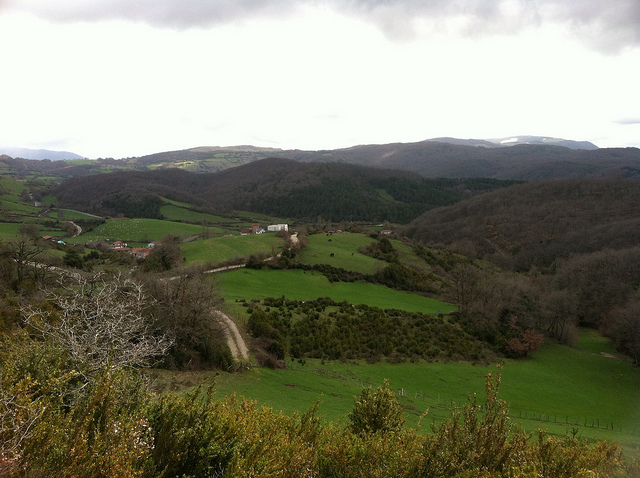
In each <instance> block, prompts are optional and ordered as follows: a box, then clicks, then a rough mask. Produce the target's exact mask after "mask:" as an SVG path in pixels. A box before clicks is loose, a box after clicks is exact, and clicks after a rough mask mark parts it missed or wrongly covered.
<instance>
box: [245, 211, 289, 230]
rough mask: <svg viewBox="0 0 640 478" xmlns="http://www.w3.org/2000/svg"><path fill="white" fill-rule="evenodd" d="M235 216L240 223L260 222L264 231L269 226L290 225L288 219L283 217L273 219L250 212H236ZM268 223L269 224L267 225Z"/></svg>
mask: <svg viewBox="0 0 640 478" xmlns="http://www.w3.org/2000/svg"><path fill="white" fill-rule="evenodd" d="M234 215H235V216H236V217H237V218H238V220H240V221H246V222H248V223H249V224H252V223H254V222H259V223H260V225H261V226H262V227H264V229H265V230H266V229H267V226H268V225H269V224H288V221H287V219H283V218H281V217H272V216H267V215H265V214H260V213H257V212H249V211H235V212H234ZM267 223H268V224H267Z"/></svg>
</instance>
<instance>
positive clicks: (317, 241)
mask: <svg viewBox="0 0 640 478" xmlns="http://www.w3.org/2000/svg"><path fill="white" fill-rule="evenodd" d="M308 239H309V243H308V246H307V247H306V248H305V249H304V250H303V251H302V253H301V254H300V255H299V257H298V259H299V260H300V262H301V263H303V264H309V265H316V264H329V265H331V266H334V267H341V268H343V269H347V270H350V271H357V272H362V273H364V274H373V273H374V272H376V271H377V270H379V269H383V268H384V267H386V266H387V265H389V264H388V263H387V262H385V261H381V260H379V259H374V258H373V257H369V256H366V255H364V254H361V253H360V252H358V248H359V247H362V246H368V245H369V244H371V243H372V242H373V241H374V240H373V239H372V238H371V237H369V236H367V235H365V234H351V233H344V234H332V235H330V236H327V235H326V234H313V235H311V236H309V238H308ZM331 254H333V257H331Z"/></svg>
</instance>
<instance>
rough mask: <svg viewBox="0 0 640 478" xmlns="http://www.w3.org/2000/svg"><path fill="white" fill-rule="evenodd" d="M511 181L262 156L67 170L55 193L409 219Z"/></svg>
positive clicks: (118, 202) (129, 204)
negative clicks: (97, 171)
mask: <svg viewBox="0 0 640 478" xmlns="http://www.w3.org/2000/svg"><path fill="white" fill-rule="evenodd" d="M508 184H510V183H509V182H504V181H497V180H491V179H488V180H487V179H426V178H422V177H420V176H418V175H416V174H413V173H409V172H403V171H391V170H382V169H376V168H366V167H363V166H354V165H347V164H338V163H326V164H304V163H299V162H295V161H291V160H285V159H265V160H261V161H255V162H253V163H250V164H247V165H244V166H239V167H237V168H230V169H227V170H225V171H222V172H220V173H212V174H195V173H190V172H186V171H182V170H177V169H174V170H171V169H165V170H158V171H149V172H118V173H112V174H108V175H107V174H105V175H94V176H88V177H82V178H73V179H71V180H69V181H66V182H64V183H63V184H61V185H60V186H59V187H57V188H56V189H55V190H54V191H53V194H54V195H55V196H56V197H57V198H58V199H59V201H60V203H61V204H64V205H66V206H69V207H82V208H85V209H88V210H89V211H91V212H94V213H101V214H110V215H117V214H123V215H126V216H130V217H150V218H160V217H161V215H160V207H161V206H162V200H161V199H160V197H167V198H170V199H173V200H178V201H185V202H190V203H192V204H195V205H198V206H200V207H202V208H205V209H207V210H210V211H215V212H225V211H230V210H247V211H254V212H260V213H264V214H270V215H273V216H278V217H288V218H296V219H299V220H307V221H308V220H313V221H315V219H316V218H317V217H318V216H322V217H324V218H325V219H328V220H332V221H342V220H368V221H384V220H388V221H392V222H401V223H404V222H408V221H409V220H411V219H413V218H415V217H417V216H418V215H419V214H421V213H422V212H424V211H426V210H427V209H431V208H433V207H436V206H443V205H447V204H453V203H455V202H456V201H459V200H460V199H462V198H464V197H468V196H471V195H473V194H477V193H479V192H484V191H489V190H492V189H495V188H500V187H503V186H506V185H508Z"/></svg>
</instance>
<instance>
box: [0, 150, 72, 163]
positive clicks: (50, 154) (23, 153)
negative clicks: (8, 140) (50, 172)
mask: <svg viewBox="0 0 640 478" xmlns="http://www.w3.org/2000/svg"><path fill="white" fill-rule="evenodd" d="M0 154H6V155H7V156H10V157H12V158H23V159H36V160H42V159H50V160H51V161H63V160H66V159H84V156H80V155H79V154H76V153H72V152H70V151H51V150H49V149H30V148H16V147H13V146H0Z"/></svg>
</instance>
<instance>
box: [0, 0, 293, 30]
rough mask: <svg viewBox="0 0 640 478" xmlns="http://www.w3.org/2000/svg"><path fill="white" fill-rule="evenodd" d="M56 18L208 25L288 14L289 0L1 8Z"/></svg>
mask: <svg viewBox="0 0 640 478" xmlns="http://www.w3.org/2000/svg"><path fill="white" fill-rule="evenodd" d="M3 1H4V9H5V10H17V11H27V12H29V13H32V14H35V15H37V16H39V17H41V18H44V19H46V20H49V21H54V22H62V23H69V22H77V21H84V22H98V21H104V20H128V21H133V22H141V23H146V24H149V25H152V26H159V27H165V28H175V29H186V28H200V27H202V28H204V27H210V26H214V25H217V24H224V23H230V22H234V21H241V20H243V19H246V18H252V17H265V16H277V17H279V16H287V15H288V14H290V13H292V12H293V11H295V7H296V5H297V3H298V2H290V1H287V0H136V1H131V0H67V1H64V2H53V1H51V0H0V8H1V7H2V6H3V3H2V2H3Z"/></svg>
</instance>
